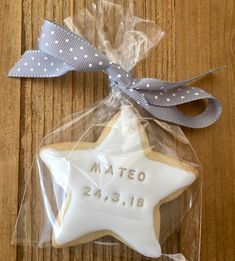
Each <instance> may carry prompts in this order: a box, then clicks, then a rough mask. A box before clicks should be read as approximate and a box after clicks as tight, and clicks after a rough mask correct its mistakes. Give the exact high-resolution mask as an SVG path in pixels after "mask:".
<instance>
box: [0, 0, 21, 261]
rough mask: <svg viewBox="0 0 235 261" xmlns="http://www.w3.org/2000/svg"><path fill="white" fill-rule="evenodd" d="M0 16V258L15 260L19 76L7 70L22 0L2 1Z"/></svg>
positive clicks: (14, 55) (15, 49)
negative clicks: (10, 76)
mask: <svg viewBox="0 0 235 261" xmlns="http://www.w3.org/2000/svg"><path fill="white" fill-rule="evenodd" d="M12 17H14V19H12ZM0 18H1V19H0V33H1V37H2V40H1V42H0V50H1V59H0V72H1V73H0V81H1V85H0V97H1V103H0V122H1V128H0V148H1V149H0V153H1V155H2V157H1V159H0V172H1V175H0V216H1V218H0V220H1V222H0V260H4V259H5V258H6V257H7V259H8V260H12V261H13V260H16V247H15V246H11V245H10V242H11V239H12V234H13V229H14V223H15V220H16V217H17V210H18V168H19V142H20V127H19V123H20V80H19V79H15V80H10V79H8V78H7V74H8V70H9V69H10V68H11V66H12V65H13V63H14V61H16V59H18V58H19V56H20V53H21V1H16V2H15V1H4V0H3V1H0ZM13 35H14V37H12V36H13Z"/></svg>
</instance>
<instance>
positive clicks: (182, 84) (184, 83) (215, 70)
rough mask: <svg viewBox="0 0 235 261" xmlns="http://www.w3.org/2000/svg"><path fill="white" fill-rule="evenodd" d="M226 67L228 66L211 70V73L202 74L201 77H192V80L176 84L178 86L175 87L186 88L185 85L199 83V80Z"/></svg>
mask: <svg viewBox="0 0 235 261" xmlns="http://www.w3.org/2000/svg"><path fill="white" fill-rule="evenodd" d="M225 67H226V65H224V66H220V67H217V68H214V69H211V70H209V71H207V72H204V73H201V74H199V75H197V76H195V77H192V78H191V79H188V80H183V81H179V82H176V83H175V84H176V85H177V86H175V87H179V86H184V85H186V84H189V83H192V82H195V81H198V80H200V79H202V78H204V77H206V76H207V75H209V74H211V73H213V72H217V71H220V70H223V69H224V68H225Z"/></svg>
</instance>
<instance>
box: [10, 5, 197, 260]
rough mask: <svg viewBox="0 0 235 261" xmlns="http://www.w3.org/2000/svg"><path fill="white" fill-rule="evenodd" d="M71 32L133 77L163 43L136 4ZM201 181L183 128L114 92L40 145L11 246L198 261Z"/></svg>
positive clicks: (88, 15)
mask: <svg viewBox="0 0 235 261" xmlns="http://www.w3.org/2000/svg"><path fill="white" fill-rule="evenodd" d="M65 24H66V25H67V26H68V27H69V28H70V29H71V30H72V31H74V32H76V33H78V34H80V35H82V36H84V37H85V38H86V39H87V40H88V41H89V42H91V43H92V44H93V45H94V46H96V47H97V48H98V49H99V50H101V51H102V52H103V53H105V54H106V55H107V56H108V57H109V59H110V60H111V61H112V62H113V63H116V64H119V65H120V66H121V67H122V68H123V69H124V70H126V71H127V72H130V71H131V70H132V69H133V67H134V66H135V65H136V63H137V62H139V61H140V60H141V59H143V58H145V57H146V55H147V53H148V52H149V50H150V49H151V48H153V47H155V46H156V45H157V44H158V42H159V41H160V40H161V39H162V37H163V35H164V34H163V32H162V31H161V30H160V29H159V27H158V26H157V25H156V24H155V23H154V22H151V21H146V20H143V19H140V18H138V17H136V16H134V12H133V6H132V5H130V6H129V7H128V8H124V7H123V6H121V5H117V4H114V3H112V2H108V1H99V2H98V3H96V4H92V6H91V8H89V9H83V10H80V11H79V13H78V14H76V15H75V16H73V17H68V18H66V19H65ZM140 77H141V76H140ZM142 77H143V76H142ZM86 88H89V86H86ZM110 89H111V88H110ZM186 174H188V175H189V176H187V177H186V178H182V177H181V175H182V176H183V177H184V175H186ZM177 175H179V176H177ZM201 179H202V178H201V166H200V163H199V161H198V158H197V156H196V155H195V152H194V151H193V149H192V147H191V145H190V143H189V141H188V139H187V138H186V137H185V135H184V134H183V132H182V131H181V129H180V128H179V127H178V126H175V125H172V124H168V123H166V122H162V121H159V120H157V119H155V118H152V117H151V115H150V114H149V113H147V112H146V111H144V110H143V109H142V108H141V107H140V106H139V105H138V104H136V103H135V102H134V101H132V100H130V99H129V98H128V97H126V96H125V95H124V94H123V93H121V92H120V91H118V90H111V91H110V94H109V96H108V97H106V98H105V99H104V100H102V101H100V102H98V103H96V104H94V105H93V106H92V107H90V108H87V109H84V110H83V111H80V112H77V113H74V114H72V115H68V117H67V118H66V119H64V120H63V121H62V122H61V125H60V127H59V128H57V129H55V130H54V131H53V132H51V133H50V134H49V135H47V136H46V137H45V138H44V139H43V140H42V142H41V144H40V146H39V148H38V150H37V154H36V155H35V158H34V162H33V164H32V168H31V170H30V171H29V177H28V181H27V185H26V189H25V193H24V196H23V199H22V203H21V206H20V210H19V214H18V218H17V222H16V226H15V230H14V234H13V239H12V243H13V244H18V245H30V246H38V247H50V246H53V247H59V248H65V247H71V248H70V251H81V252H82V251H83V250H84V249H86V252H87V251H88V252H89V253H88V254H87V255H86V257H84V259H83V260H86V261H87V260H88V259H90V260H150V259H151V258H153V260H177V261H178V260H191V261H195V260H199V259H200V226H201V183H202V182H201ZM177 182H178V183H179V184H178V185H177ZM153 202H154V204H153ZM151 204H152V205H151ZM150 227H151V228H152V229H150ZM151 238H152V239H151ZM153 241H154V242H153ZM151 244H153V245H154V244H156V249H155V248H154V247H152V246H151ZM87 249H88V250H87ZM81 256H84V255H81ZM88 257H89V258H88Z"/></svg>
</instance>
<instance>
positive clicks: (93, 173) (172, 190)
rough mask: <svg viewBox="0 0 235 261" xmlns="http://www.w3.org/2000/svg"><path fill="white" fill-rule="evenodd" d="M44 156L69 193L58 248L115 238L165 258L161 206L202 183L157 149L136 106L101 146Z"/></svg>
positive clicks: (113, 123)
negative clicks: (149, 137)
mask: <svg viewBox="0 0 235 261" xmlns="http://www.w3.org/2000/svg"><path fill="white" fill-rule="evenodd" d="M39 156H40V159H41V160H42V161H43V163H44V164H45V166H46V168H47V169H48V170H49V171H50V173H51V175H52V177H53V181H54V183H55V184H56V185H59V186H60V187H61V188H62V189H63V190H64V192H65V193H64V195H65V197H64V199H63V202H62V204H61V207H60V209H59V213H58V216H57V218H56V221H55V222H54V225H53V246H54V247H64V246H72V245H76V244H81V243H85V242H89V241H92V240H94V239H97V238H99V237H102V236H104V235H111V236H113V237H115V238H117V239H119V240H120V241H122V242H124V243H125V244H126V245H128V246H129V247H131V248H132V249H134V250H136V251H137V252H139V253H141V254H143V255H145V256H148V257H159V256H160V255H161V247H160V244H159V240H158V238H159V233H160V211H159V208H160V205H161V204H162V203H164V202H166V201H169V200H172V199H174V198H175V197H177V196H178V195H180V194H181V193H182V192H183V191H184V190H185V189H186V188H187V187H188V186H189V185H190V184H192V183H193V182H194V180H195V179H196V177H197V172H196V170H195V169H194V168H192V167H191V166H189V165H187V164H185V163H183V162H180V161H177V160H175V159H173V158H170V157H168V156H166V155H164V154H162V153H158V152H155V151H153V150H152V149H151V146H150V144H149V140H148V137H147V134H146V131H145V129H144V126H143V125H142V124H141V122H140V120H139V117H138V115H137V113H136V112H135V111H134V110H133V109H132V108H131V107H130V106H122V107H121V109H120V111H119V112H118V113H116V114H115V115H114V116H113V118H112V119H111V120H110V121H109V122H108V123H107V124H106V126H105V128H104V129H103V131H102V133H101V135H100V137H99V138H98V140H97V141H96V142H94V143H90V142H77V143H76V142H63V143H57V144H51V145H48V146H45V147H43V148H42V149H41V150H40V153H39ZM42 169H43V168H42Z"/></svg>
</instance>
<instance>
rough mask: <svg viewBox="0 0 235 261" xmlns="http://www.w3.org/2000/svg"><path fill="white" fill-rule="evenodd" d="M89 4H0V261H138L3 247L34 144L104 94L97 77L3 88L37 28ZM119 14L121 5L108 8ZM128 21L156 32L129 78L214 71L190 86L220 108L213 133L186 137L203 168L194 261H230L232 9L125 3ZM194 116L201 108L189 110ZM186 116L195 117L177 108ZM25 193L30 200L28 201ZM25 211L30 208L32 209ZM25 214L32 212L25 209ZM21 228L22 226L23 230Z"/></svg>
mask: <svg viewBox="0 0 235 261" xmlns="http://www.w3.org/2000/svg"><path fill="white" fill-rule="evenodd" d="M91 2H92V1H91V0H87V1H86V0H82V1H75V0H44V1H41V0H17V1H14V0H1V1H0V33H1V43H0V46H1V54H0V56H1V59H0V82H1V85H0V97H1V102H0V120H1V128H0V148H1V155H2V157H1V159H0V171H1V173H0V217H1V218H0V221H1V222H0V260H1V261H2V260H3V261H5V260H27V261H28V260H33V261H37V260H65V261H66V260H85V261H89V260H92V261H93V260H97V261H103V260H105V261H106V260H115V261H120V260H127V258H128V257H129V258H131V259H132V260H134V261H135V260H142V259H141V258H140V256H139V255H136V254H135V253H133V252H132V251H130V250H129V249H127V248H123V249H121V250H120V249H118V250H113V251H114V253H115V257H114V258H111V254H112V252H105V251H104V249H103V248H102V247H101V248H100V249H98V250H96V249H93V250H94V254H90V250H92V245H87V246H85V247H78V248H71V249H65V250H58V249H52V248H45V249H37V248H30V247H15V246H11V245H10V242H11V236H12V232H13V229H14V224H15V220H16V217H17V212H18V209H19V204H20V201H21V199H22V195H23V191H24V186H25V183H26V178H27V175H28V170H29V167H30V164H31V161H32V156H33V154H34V152H35V151H36V148H37V146H38V145H39V143H40V140H41V139H42V138H43V136H44V135H46V134H47V133H49V132H50V130H51V129H52V128H53V127H55V126H56V125H58V123H59V122H60V120H61V119H62V118H64V116H67V115H69V114H70V113H72V112H76V111H79V110H80V109H82V108H85V107H87V106H89V105H91V104H93V103H94V102H95V101H97V100H100V99H102V98H103V97H105V96H106V95H107V94H108V87H107V79H106V78H105V77H104V75H103V74H102V73H95V74H89V75H88V74H86V73H69V74H67V75H66V76H63V77H61V78H58V79H54V80H48V79H45V80H43V79H41V80H40V79H23V80H20V79H8V78H7V77H6V76H7V72H8V70H9V69H10V68H11V66H12V65H13V64H14V62H15V61H16V60H17V59H18V58H19V57H20V55H21V53H22V52H23V51H25V50H26V49H32V48H36V45H37V37H38V32H39V30H40V27H41V24H42V21H43V19H45V18H48V19H53V20H55V21H57V22H62V21H63V19H64V18H65V17H67V16H69V15H71V14H73V13H74V12H76V11H77V10H79V9H80V8H82V7H84V6H88V5H89V4H90V3H91ZM115 2H117V3H123V4H124V5H127V3H128V1H127V0H123V1H121V0H120V1H115ZM134 3H135V11H136V14H137V15H138V16H141V17H144V18H147V19H150V20H155V21H157V23H158V24H159V26H160V27H161V28H162V29H163V31H165V32H166V36H165V38H164V39H163V40H162V41H161V43H160V44H159V46H158V48H157V49H155V50H152V51H151V52H150V54H149V56H148V58H147V59H146V60H144V61H142V62H141V63H140V64H139V65H138V66H137V67H136V68H135V74H136V75H138V76H139V77H141V76H147V77H158V78H162V79H167V80H181V79H184V78H187V77H191V76H194V75H196V74H198V73H200V72H203V71H206V70H208V69H210V68H213V67H217V66H221V65H226V66H227V67H226V69H225V70H224V71H221V72H218V73H217V74H214V75H211V76H210V77H208V78H207V79H205V80H202V81H200V82H198V83H197V85H198V86H201V87H202V88H204V89H205V90H208V91H210V92H212V93H213V94H214V96H216V97H218V98H219V99H220V100H221V102H222V103H223V108H224V111H223V115H222V117H221V119H220V120H219V121H218V122H217V123H216V124H214V125H213V126H211V127H209V128H207V129H203V130H188V129H185V130H184V131H185V133H186V135H187V137H188V138H189V140H190V141H191V143H192V145H193V147H194V149H195V151H196V152H197V154H198V156H199V158H200V160H201V163H202V165H203V168H204V170H203V174H204V185H203V214H202V218H203V222H202V244H201V260H202V261H214V260H216V261H233V260H235V179H234V173H235V154H234V150H235V144H234V143H235V139H234V138H235V137H234V136H235V134H234V129H235V105H234V104H235V103H234V99H235V3H234V1H233V0H195V1H187V0H178V1H177V0H135V1H134ZM196 105H197V106H196V107H199V109H200V108H201V107H202V106H203V104H201V103H199V104H196ZM186 110H187V111H188V112H189V113H192V112H195V109H192V107H187V108H186ZM32 193H33V192H32ZM31 204H36V202H35V203H34V202H32V203H31ZM35 207H37V206H36V205H35ZM28 222H30V220H29V221H28Z"/></svg>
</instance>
